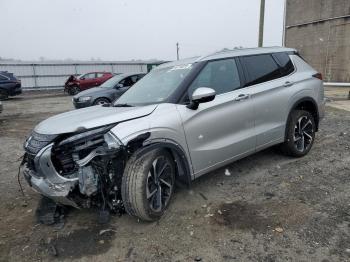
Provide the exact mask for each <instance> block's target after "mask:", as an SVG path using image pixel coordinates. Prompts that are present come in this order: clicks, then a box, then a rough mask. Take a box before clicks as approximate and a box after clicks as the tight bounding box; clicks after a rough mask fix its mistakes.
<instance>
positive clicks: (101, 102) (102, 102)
mask: <svg viewBox="0 0 350 262" xmlns="http://www.w3.org/2000/svg"><path fill="white" fill-rule="evenodd" d="M110 103H111V101H109V100H108V99H107V98H104V97H101V98H97V99H96V100H95V101H94V105H106V104H110Z"/></svg>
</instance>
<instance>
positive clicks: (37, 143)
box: [24, 131, 57, 155]
mask: <svg viewBox="0 0 350 262" xmlns="http://www.w3.org/2000/svg"><path fill="white" fill-rule="evenodd" d="M56 137H57V135H43V134H38V133H36V132H34V131H33V132H32V134H31V135H30V137H29V138H28V139H27V140H26V142H25V144H24V150H25V151H26V152H27V153H28V154H30V155H36V154H37V153H38V152H39V151H40V150H41V149H43V148H44V147H45V146H47V145H48V144H50V143H51V142H52V141H53V140H54V139H55V138H56Z"/></svg>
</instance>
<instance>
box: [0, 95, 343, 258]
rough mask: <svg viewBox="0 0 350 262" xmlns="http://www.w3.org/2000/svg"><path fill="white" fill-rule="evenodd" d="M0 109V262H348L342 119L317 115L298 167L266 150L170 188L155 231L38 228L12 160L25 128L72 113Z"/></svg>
mask: <svg viewBox="0 0 350 262" xmlns="http://www.w3.org/2000/svg"><path fill="white" fill-rule="evenodd" d="M4 108H5V109H4V112H3V113H2V114H1V115H0V145H1V146H0V154H1V157H0V173H1V183H0V192H1V201H0V261H51V260H53V261H55V260H69V261H70V260H80V261H323V262H325V261H350V201H349V199H350V112H347V111H342V110H339V109H334V108H332V107H327V115H326V118H325V119H324V121H323V122H322V124H321V126H320V132H319V133H318V134H317V140H316V142H315V145H314V147H313V149H312V151H311V152H310V154H309V155H307V156H306V157H304V158H300V159H294V158H288V157H284V156H281V155H280V154H279V153H278V152H277V151H276V150H273V149H269V150H265V151H263V152H260V153H258V154H255V155H253V156H251V157H248V158H246V159H243V160H241V161H238V162H236V163H233V164H231V165H229V166H227V167H226V168H223V169H220V170H217V171H216V172H213V173H210V174H208V175H206V176H204V177H202V178H200V179H199V180H197V181H195V182H194V183H193V184H192V186H191V188H190V189H178V190H177V192H176V195H175V198H174V199H173V202H172V204H171V206H170V208H169V210H168V211H167V213H166V214H165V216H164V217H163V218H162V219H161V220H160V221H158V222H155V223H143V222H139V221H137V220H136V219H134V218H130V217H129V216H128V215H123V216H121V217H113V218H112V221H111V222H110V224H108V225H103V226H101V225H99V224H98V223H97V222H96V219H97V216H96V213H95V212H93V211H91V210H90V211H89V210H72V211H71V212H70V213H69V214H68V216H67V217H66V218H65V224H64V225H62V224H60V225H55V226H44V225H40V224H38V223H37V222H36V218H35V209H36V206H37V201H38V199H39V197H38V195H37V194H36V193H34V192H32V191H31V190H30V189H29V188H28V187H27V185H26V184H25V181H24V180H23V179H22V183H23V185H24V189H25V195H26V196H25V197H22V195H21V193H20V191H19V187H18V184H17V170H18V165H19V162H18V158H19V157H20V156H21V155H22V154H23V150H22V143H23V141H24V139H25V136H26V135H27V134H28V133H29V131H30V130H31V129H32V128H33V127H34V126H35V124H37V123H38V122H40V121H41V120H43V119H45V118H47V117H48V116H50V115H53V114H56V113H59V112H63V111H67V110H71V109H72V106H71V101H70V97H67V96H64V95H62V94H55V95H52V94H45V95H33V94H29V95H28V94H27V95H23V96H22V97H18V98H13V99H10V100H8V101H5V102H4ZM226 169H227V170H228V171H229V173H230V174H231V175H229V176H227V175H225V171H226ZM226 173H227V172H226ZM106 229H108V231H102V230H106Z"/></svg>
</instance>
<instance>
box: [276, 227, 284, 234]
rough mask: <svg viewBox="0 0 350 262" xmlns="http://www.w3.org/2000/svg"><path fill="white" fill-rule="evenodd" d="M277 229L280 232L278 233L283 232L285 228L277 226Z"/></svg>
mask: <svg viewBox="0 0 350 262" xmlns="http://www.w3.org/2000/svg"><path fill="white" fill-rule="evenodd" d="M275 231H276V232H278V233H282V232H283V231H284V230H283V228H282V227H276V228H275Z"/></svg>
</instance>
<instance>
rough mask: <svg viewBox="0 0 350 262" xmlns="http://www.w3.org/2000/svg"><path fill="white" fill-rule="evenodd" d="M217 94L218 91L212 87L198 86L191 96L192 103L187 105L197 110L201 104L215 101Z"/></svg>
mask: <svg viewBox="0 0 350 262" xmlns="http://www.w3.org/2000/svg"><path fill="white" fill-rule="evenodd" d="M215 95H216V92H215V90H214V89H212V88H209V87H198V88H197V89H196V90H194V92H193V94H192V98H191V103H190V104H189V105H188V106H187V107H188V108H189V109H192V110H196V109H197V108H198V105H199V104H201V103H206V102H210V101H213V100H214V98H215Z"/></svg>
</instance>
